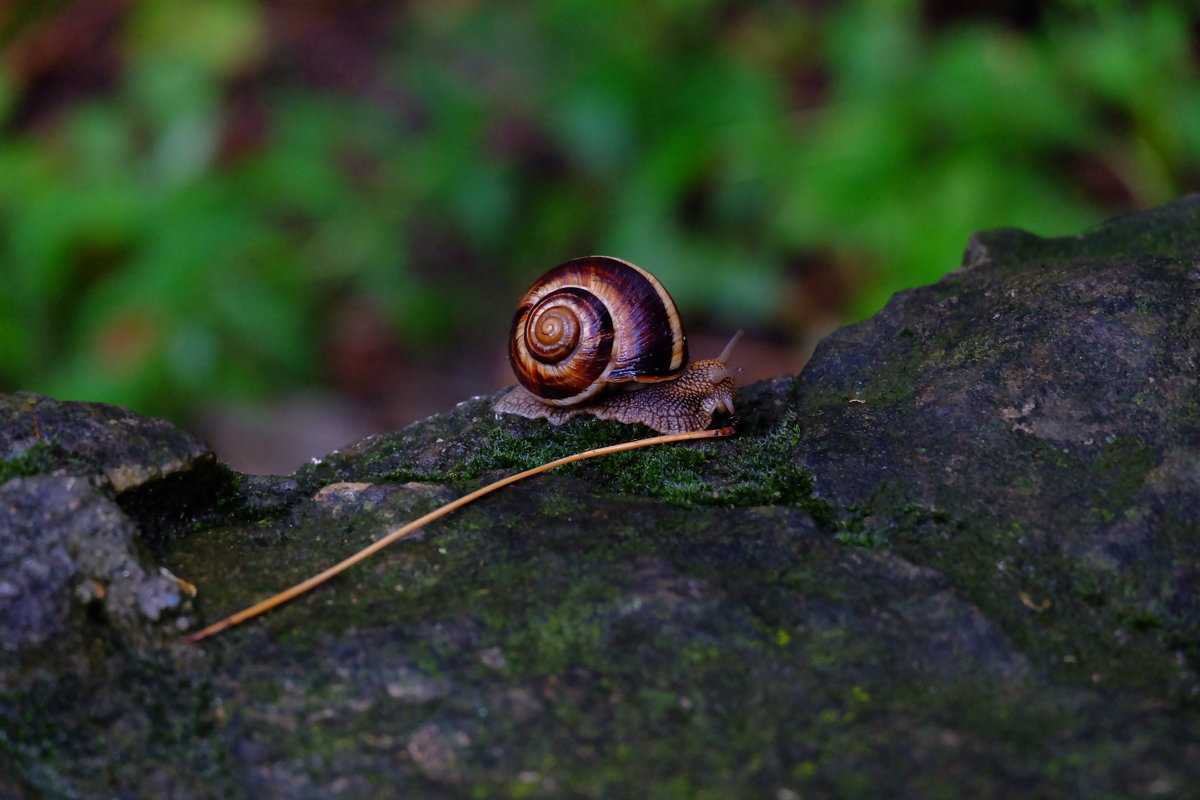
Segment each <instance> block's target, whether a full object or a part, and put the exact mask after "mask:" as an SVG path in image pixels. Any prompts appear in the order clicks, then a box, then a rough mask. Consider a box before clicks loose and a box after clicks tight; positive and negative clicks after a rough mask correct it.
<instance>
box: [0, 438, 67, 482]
mask: <svg viewBox="0 0 1200 800" xmlns="http://www.w3.org/2000/svg"><path fill="white" fill-rule="evenodd" d="M58 461H59V459H58V458H57V457H56V456H55V454H54V451H53V449H52V448H51V447H50V444H49V443H48V442H47V441H46V440H45V439H39V440H38V441H36V442H34V443H33V444H32V445H31V446H30V447H29V448H28V449H26V450H25V452H23V453H21V454H20V455H19V456H15V457H13V458H5V459H0V483H4V482H6V481H10V480H12V479H13V478H21V477H27V476H30V475H46V474H49V473H51V472H53V471H54V470H55V469H56V468H57V467H58V466H59V463H58Z"/></svg>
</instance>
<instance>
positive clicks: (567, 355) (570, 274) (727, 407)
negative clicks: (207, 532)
mask: <svg viewBox="0 0 1200 800" xmlns="http://www.w3.org/2000/svg"><path fill="white" fill-rule="evenodd" d="M739 338H741V331H738V332H737V333H736V334H734V336H733V339H731V340H730V342H729V344H728V345H726V346H725V350H724V351H723V352H722V353H721V355H720V356H718V357H717V358H715V359H707V360H704V361H695V362H693V363H691V364H688V363H687V338H686V337H685V336H684V333H683V323H682V322H681V321H680V319H679V311H678V310H677V309H676V308H675V303H674V302H673V301H672V300H671V296H670V295H669V294H667V290H666V289H664V288H663V286H662V284H661V283H659V282H658V279H657V278H655V277H654V276H653V275H651V274H650V273H649V272H647V271H646V270H644V269H642V268H641V267H639V266H637V265H635V264H631V263H629V262H628V261H622V260H621V259H619V258H608V257H606V256H590V257H587V258H576V259H574V260H572V261H568V262H566V263H565V264H561V265H559V266H557V267H555V268H554V269H552V270H550V271H549V272H548V273H546V274H545V275H544V276H543V277H542V279H541V280H540V281H538V282H537V283H536V284H535V285H534V287H533V288H532V289H530V290H529V291H528V292H527V293H526V294H525V297H524V298H522V300H521V304H520V307H519V308H518V309H517V315H516V318H515V320H514V322H513V330H512V334H511V336H510V341H509V357H510V360H511V361H512V364H513V370H514V372H516V374H517V379H518V380H519V381H520V382H521V385H520V386H514V387H513V388H512V389H511V390H509V391H508V392H507V393H506V394H504V395H503V396H502V397H501V398H500V399H499V400H498V401H497V402H496V404H495V406H494V409H495V410H496V411H497V412H502V413H510V414H519V415H521V416H524V417H532V418H537V417H546V418H547V419H549V420H550V422H551V423H552V424H554V425H558V424H560V423H562V422H565V421H566V420H568V419H570V418H571V417H573V416H575V415H577V414H584V413H586V414H593V415H595V416H597V417H600V418H601V419H613V420H617V421H618V422H641V423H643V424H645V425H648V426H649V427H651V428H654V429H655V430H657V431H659V432H660V433H663V434H664V435H662V436H652V437H650V438H647V439H637V440H635V441H632V442H622V443H620V444H613V445H608V446H606V447H599V448H596V449H594V450H587V451H585V452H582V453H575V454H573V455H569V456H565V457H563V458H560V459H557V460H555V461H550V462H547V463H545V464H541V465H539V466H536V467H533V468H532V469H527V470H525V471H524V472H518V473H516V474H515V475H509V476H508V477H505V478H501V479H500V480H498V481H495V482H494V483H490V484H488V485H487V486H484V487H482V488H480V489H476V490H475V491H473V492H471V493H469V494H466V495H463V496H462V497H460V498H458V499H457V500H452V501H450V502H449V503H446V504H445V505H443V506H440V507H439V508H436V509H434V510H433V511H430V512H429V513H428V514H426V515H424V516H423V517H420V518H418V519H415V520H413V521H411V522H409V523H406V524H404V525H400V526H399V527H396V528H394V529H393V530H391V531H389V532H388V533H386V534H384V535H383V536H382V537H381V538H379V539H377V540H376V541H374V542H373V543H371V544H370V545H368V546H366V547H364V548H363V549H361V550H359V551H358V552H356V553H354V554H352V555H350V556H349V557H347V558H345V559H343V560H342V561H339V562H338V563H337V564H334V565H333V566H331V567H329V568H328V569H326V570H324V571H323V572H320V573H318V574H316V575H313V576H312V577H310V578H307V579H305V580H303V581H301V582H300V583H297V584H296V585H295V586H292V587H290V588H288V589H284V590H283V591H281V592H279V593H277V594H275V595H272V596H271V597H268V598H267V599H266V600H262V601H260V602H258V603H255V604H254V605H252V606H250V607H248V608H244V609H242V610H241V611H239V612H237V613H236V614H231V615H229V616H228V617H225V618H224V619H222V620H219V621H218V622H214V623H213V624H211V625H209V626H207V627H206V628H204V629H202V630H200V631H197V632H196V633H193V634H191V635H189V636H188V637H187V641H189V642H199V641H201V640H203V639H206V638H208V637H209V636H212V635H213V634H215V633H219V632H220V631H223V630H225V629H226V628H230V627H232V626H234V625H238V624H240V623H242V622H245V621H246V620H248V619H253V618H254V617H256V616H258V615H259V614H262V613H263V612H266V611H269V610H270V609H272V608H275V607H276V606H278V605H280V604H282V603H285V602H287V601H288V600H291V599H292V598H294V597H297V596H299V595H301V594H304V593H305V592H307V591H309V590H310V589H313V588H315V587H317V586H320V585H321V584H322V583H324V582H325V581H327V580H329V579H330V578H332V577H334V576H335V575H339V574H341V573H342V572H344V571H345V570H347V569H349V568H350V567H352V566H354V565H355V564H357V563H359V562H360V561H363V560H364V559H366V558H367V557H369V556H371V555H372V554H374V553H377V552H379V551H380V550H382V549H383V548H384V547H387V546H388V545H390V544H392V543H393V542H395V541H397V540H399V539H402V538H404V537H405V536H408V535H409V534H411V533H413V532H414V531H417V530H420V529H421V528H423V527H424V526H425V525H427V524H429V523H430V522H433V521H434V520H437V519H440V518H441V517H443V516H445V515H446V514H448V513H450V512H451V511H454V510H455V509H457V508H461V507H462V506H464V505H466V504H467V503H471V502H474V501H475V500H478V499H479V498H480V497H483V496H484V495H487V494H490V493H491V492H494V491H496V490H497V489H500V488H502V487H504V486H508V485H509V484H511V483H515V482H516V481H520V480H524V479H526V478H531V477H533V476H534V475H539V474H541V473H543V472H545V471H546V470H549V469H554V468H555V467H560V466H562V465H564V464H570V463H572V462H575V461H581V460H583V459H587V458H595V457H597V456H603V455H608V454H611V453H617V452H622V451H625V450H633V449H637V448H641V447H649V446H652V445H659V444H671V443H678V442H685V441H696V440H700V439H716V438H720V437H725V436H732V435H733V433H734V428H733V427H728V426H727V427H724V428H718V429H716V430H705V429H706V428H708V426H709V424H710V423H711V422H712V418H713V414H714V413H715V412H717V411H721V412H724V413H726V414H730V415H732V414H733V398H734V394H735V392H736V391H737V389H736V386H735V385H734V380H733V371H732V370H730V369H729V368H728V367H727V366H726V363H727V362H728V361H729V355H730V353H731V352H732V350H733V347H734V345H736V344H737V341H738V339H739Z"/></svg>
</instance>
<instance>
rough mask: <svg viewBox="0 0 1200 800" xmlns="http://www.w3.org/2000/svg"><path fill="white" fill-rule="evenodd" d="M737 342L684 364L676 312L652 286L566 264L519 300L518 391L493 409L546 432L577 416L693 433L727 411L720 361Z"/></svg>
mask: <svg viewBox="0 0 1200 800" xmlns="http://www.w3.org/2000/svg"><path fill="white" fill-rule="evenodd" d="M739 336H740V333H739ZM737 338H738V337H737V336H735V337H734V340H733V341H732V342H730V344H729V347H727V348H726V351H725V352H724V353H722V355H721V357H720V358H718V359H708V360H706V361H698V362H695V363H694V364H690V365H689V364H688V363H687V337H686V336H685V335H684V332H683V322H682V320H681V319H680V316H679V311H678V309H676V307H675V303H674V301H672V300H671V296H670V295H669V294H668V293H667V290H666V289H665V288H663V285H662V284H661V283H659V281H658V279H657V278H655V277H654V276H653V275H651V274H650V273H649V272H647V271H646V270H644V269H642V268H641V267H639V266H637V265H636V264H632V263H630V262H628V261H623V260H621V259H618V258H609V257H607V256H589V257H586V258H576V259H573V260H571V261H568V262H566V263H565V264H561V265H559V266H557V267H555V268H554V269H552V270H550V271H549V272H547V273H546V274H545V275H544V276H542V278H541V279H540V280H539V281H538V282H537V283H535V284H534V286H533V288H531V289H530V290H529V291H528V292H526V293H525V296H524V297H522V298H521V302H520V304H519V306H518V308H517V313H516V315H515V316H514V318H513V327H512V332H511V334H510V336H509V361H510V362H511V364H512V367H513V372H514V373H515V374H516V376H517V380H518V381H519V382H520V384H521V385H520V386H518V387H514V388H513V389H512V390H511V391H510V392H508V393H507V394H505V395H504V396H503V397H501V398H500V400H499V401H497V403H496V406H495V410H496V411H498V412H503V413H510V414H518V415H520V416H524V417H530V418H537V417H545V418H546V419H549V420H550V422H551V423H552V424H555V425H558V424H560V423H562V422H565V421H566V420H568V419H570V418H571V417H573V416H575V415H577V414H584V413H586V414H593V415H595V416H597V417H600V418H601V419H612V420H616V421H618V422H628V423H632V422H640V423H642V424H645V425H647V426H649V427H651V428H654V429H655V430H658V431H660V432H662V433H676V432H682V431H691V430H702V429H704V428H706V427H708V425H709V424H710V423H711V421H712V415H713V413H714V412H715V411H724V412H727V413H730V414H732V413H733V399H734V395H735V393H736V387H735V384H734V380H733V377H732V372H731V371H730V370H729V369H728V368H727V367H726V364H725V362H726V361H727V360H728V357H729V352H730V351H731V349H732V347H733V345H734V343H735V342H736V341H737Z"/></svg>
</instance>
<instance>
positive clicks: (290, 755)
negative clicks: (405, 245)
mask: <svg viewBox="0 0 1200 800" xmlns="http://www.w3.org/2000/svg"><path fill="white" fill-rule="evenodd" d="M1198 263H1200V197H1196V196H1193V197H1188V198H1183V199H1181V200H1179V201H1177V202H1175V203H1172V204H1170V205H1168V206H1164V207H1162V208H1159V209H1155V210H1152V211H1149V212H1146V213H1144V214H1139V215H1135V216H1131V217H1126V218H1123V219H1120V220H1115V221H1113V222H1111V223H1108V224H1107V225H1105V226H1101V227H1100V228H1099V229H1097V230H1095V231H1092V232H1089V233H1087V234H1084V235H1081V236H1078V237H1069V238H1064V239H1040V238H1037V237H1034V236H1032V235H1030V234H1027V233H1024V232H1020V231H1013V230H1006V231H992V232H987V233H983V234H979V235H977V236H976V237H974V238H973V239H972V242H971V243H970V245H969V246H968V248H967V254H966V257H965V265H964V266H963V268H961V269H959V270H957V271H954V272H951V273H949V274H948V275H947V276H946V277H945V278H944V279H943V280H942V281H940V282H939V283H938V284H936V285H933V286H929V287H924V288H921V289H915V290H911V291H906V292H902V293H900V294H898V295H897V296H896V297H895V298H893V300H892V301H891V303H889V305H888V306H887V308H885V309H884V310H883V311H882V312H880V313H879V314H878V315H876V316H875V317H873V318H871V319H869V320H866V321H864V322H861V323H858V324H856V325H852V326H849V327H846V328H843V329H841V330H839V331H837V332H835V333H834V334H833V335H831V336H830V337H829V338H828V339H826V340H825V341H824V342H822V343H821V345H820V346H819V347H818V348H817V351H816V353H815V354H814V356H813V359H812V361H811V362H810V364H809V365H808V366H807V367H806V368H805V370H804V372H803V373H802V374H801V375H799V376H785V377H781V378H778V379H775V380H773V381H768V382H764V383H760V384H756V385H754V386H751V387H747V388H746V389H744V390H743V392H742V393H741V395H740V397H739V413H740V414H741V415H742V417H743V427H742V433H741V434H740V435H739V436H738V437H736V438H733V439H728V440H719V441H710V442H706V443H703V444H690V445H679V446H670V447H661V448H656V449H649V450H641V451H636V452H631V453H626V454H621V455H616V456H609V457H605V458H603V459H597V460H593V461H588V462H584V463H582V464H578V465H574V466H571V467H567V468H564V469H562V470H561V471H558V472H556V473H550V474H547V475H544V476H541V477H538V478H535V479H533V480H532V481H530V482H527V483H524V484H517V485H514V486H512V487H509V488H507V489H505V490H504V491H503V492H501V493H500V494H497V495H493V496H490V497H488V498H486V499H484V500H482V501H480V502H479V503H478V504H476V505H474V506H471V507H468V508H466V509H463V510H462V511H460V512H458V513H456V514H455V515H453V516H451V517H449V518H447V519H444V520H442V521H439V522H437V523H434V524H433V525H432V526H430V527H429V528H428V529H427V530H426V531H425V532H423V533H422V534H420V535H417V536H415V537H412V538H410V539H407V540H405V541H402V542H400V543H398V544H396V545H394V546H393V547H391V548H389V549H388V550H385V551H383V552H382V553H380V554H378V555H377V556H376V557H375V558H374V559H373V560H371V561H368V562H366V563H364V564H361V565H359V566H358V567H356V568H355V569H354V570H353V571H351V572H349V573H346V574H345V575H343V576H341V577H339V578H337V579H335V580H334V581H333V582H332V583H331V584H329V585H326V586H324V587H322V588H320V589H318V590H316V591H314V592H313V593H311V594H308V595H305V596H303V597H301V598H299V599H297V600H295V601H293V602H292V603H291V604H290V605H288V606H285V607H283V608H281V609H278V610H276V611H274V612H272V613H270V614H269V615H267V616H265V617H263V618H261V619H258V620H255V621H253V622H249V623H246V624H245V625H243V626H241V627H238V628H234V629H232V630H229V631H226V632H225V633H223V634H221V635H220V636H218V637H215V638H213V639H209V640H206V641H205V642H203V643H201V644H200V645H198V646H197V645H188V644H186V643H184V642H183V641H182V640H181V639H178V640H177V639H172V638H171V637H164V636H163V635H162V622H161V620H160V621H157V622H155V621H152V620H149V619H146V620H144V621H142V622H139V621H138V620H139V619H140V618H138V617H137V616H136V615H135V616H133V617H129V616H124V617H120V618H119V619H117V618H114V617H111V616H109V615H106V614H105V613H103V607H102V606H100V607H99V608H97V605H96V600H95V599H94V598H92V599H91V600H90V601H89V602H88V603H84V601H83V600H79V599H76V600H73V601H71V602H72V603H73V604H74V605H73V606H72V607H73V608H76V609H77V610H78V608H80V607H82V608H83V609H84V613H70V614H67V616H65V617H64V616H59V617H55V620H56V623H55V624H57V625H59V629H56V630H62V631H65V633H64V636H65V637H66V638H65V639H64V641H66V642H69V643H70V644H69V646H70V652H71V653H72V654H73V656H72V658H71V659H70V661H69V666H55V665H56V664H58V663H59V662H58V661H56V660H55V659H54V658H49V657H48V656H47V653H48V652H49V651H48V650H47V649H46V648H47V647H48V645H46V643H45V639H44V638H42V639H37V638H36V637H34V638H32V639H22V640H21V642H20V643H19V646H14V648H15V649H14V650H13V651H12V652H10V653H8V654H6V657H8V658H10V661H11V664H10V670H9V672H8V674H9V675H10V676H11V680H9V681H8V682H7V684H6V688H5V690H4V692H3V694H2V695H0V730H2V731H3V735H2V736H0V753H3V754H4V756H5V758H6V762H7V773H6V774H0V792H7V793H9V794H13V795H14V796H17V797H20V796H29V797H33V796H38V797H41V796H49V797H59V796H61V797H74V796H100V795H105V796H112V795H116V796H128V797H140V796H174V797H210V796H212V797H217V796H219V797H245V796H258V795H262V796H270V797H316V798H323V797H356V798H358V797H393V796H414V797H429V798H442V797H444V798H458V797H464V798H470V797H514V798H515V797H546V798H550V797H553V798H558V797H663V798H671V797H678V798H693V797H703V798H745V797H773V798H798V797H805V798H811V797H839V798H855V797H863V798H874V797H880V796H889V797H912V798H925V797H981V798H989V797H995V798H1000V797H1011V796H1014V795H1018V794H1019V795H1021V796H1027V797H1033V798H1093V797H1114V798H1115V797H1149V796H1160V797H1183V796H1187V795H1188V793H1189V792H1192V791H1194V787H1195V786H1197V785H1200V766H1198V765H1200V759H1197V755H1200V702H1198V701H1200V677H1198V675H1200V600H1198V599H1197V598H1198V593H1197V586H1200V477H1198V476H1200V418H1198V411H1200V387H1198V386H1197V372H1196V363H1197V356H1198V353H1197V348H1198V347H1200V344H1198V343H1200V311H1197V309H1198V308H1200V267H1198V266H1197V264H1198ZM491 402H492V398H486V397H485V398H475V399H472V400H469V401H466V402H465V403H463V404H460V406H459V407H457V408H456V409H454V410H452V411H450V412H448V413H446V414H442V415H438V416H435V417H432V418H430V419H428V420H425V421H422V422H420V423H417V424H414V425H411V426H409V427H407V428H404V429H402V430H400V431H397V432H395V433H393V434H390V435H387V436H380V437H371V438H369V439H366V440H364V441H362V442H359V443H356V444H354V445H352V446H350V447H347V448H345V449H344V450H342V451H339V452H337V453H333V454H330V455H329V456H328V457H326V458H325V459H322V460H321V461H320V462H318V463H316V464H313V465H310V466H308V467H306V468H305V469H302V470H301V471H300V472H298V473H297V474H296V475H293V476H286V477H249V476H236V475H231V474H228V473H223V474H215V473H213V472H212V471H211V470H209V469H208V468H207V467H203V466H196V467H194V468H185V469H183V470H181V471H180V472H179V473H176V475H175V477H172V478H169V479H163V480H171V481H177V482H178V484H177V486H179V487H185V488H186V487H189V486H192V485H193V484H196V485H202V486H203V487H204V488H203V491H199V490H197V491H195V492H193V493H192V494H191V496H192V497H193V498H201V500H196V499H193V500H192V501H190V503H189V504H187V505H185V506H183V507H182V508H183V510H182V511H181V510H180V509H181V507H180V506H179V505H178V504H167V503H166V502H165V500H164V504H163V506H162V507H161V508H160V507H159V506H158V505H157V502H158V500H157V499H156V498H161V497H163V496H164V495H165V494H169V493H160V494H158V495H155V494H154V493H153V492H152V491H151V489H146V490H138V492H134V493H132V494H133V495H139V493H140V496H135V498H134V499H128V498H127V497H126V496H125V495H123V494H119V493H113V492H112V490H111V487H108V488H105V487H104V486H101V487H99V488H98V491H101V492H108V493H109V495H110V500H106V501H105V502H110V501H111V503H112V506H111V508H113V509H117V512H116V513H126V514H129V515H130V519H131V520H132V521H133V522H131V523H130V524H133V523H136V528H135V529H136V530H137V532H138V533H139V534H140V539H139V543H138V544H135V545H130V546H129V548H130V550H131V552H132V553H133V556H134V557H136V558H139V559H141V562H139V563H144V564H145V565H147V567H151V566H153V565H156V564H157V565H163V566H166V567H167V568H168V569H169V570H170V571H171V572H172V573H174V574H175V575H179V576H180V577H182V578H186V579H187V581H190V582H191V583H194V584H195V585H197V586H198V587H199V589H200V594H199V597H198V598H197V600H196V603H197V606H196V609H195V610H193V609H191V608H190V607H188V608H185V609H184V610H183V611H181V612H180V614H179V616H178V618H177V619H178V622H179V624H180V625H183V624H190V623H191V622H192V621H193V620H194V618H196V617H198V616H204V617H207V618H208V619H209V621H212V620H215V619H217V618H219V617H220V616H223V615H224V614H226V613H229V612H231V611H234V610H237V609H238V608H240V607H242V606H244V605H247V604H249V603H250V602H253V601H256V600H258V599H261V598H262V597H264V596H266V595H268V594H271V593H272V592H274V591H275V590H277V589H280V588H283V587H284V586H286V585H289V584H291V583H293V582H295V581H297V580H299V579H301V578H303V577H306V576H307V575H309V574H312V573H314V572H316V571H318V570H320V569H322V568H324V567H325V566H328V565H329V564H330V563H333V562H334V561H336V560H338V559H340V558H342V557H344V556H346V555H348V554H349V553H351V552H353V551H354V550H356V549H357V548H359V547H361V546H362V545H365V544H367V543H368V542H370V541H373V540H374V539H376V538H378V537H379V536H380V535H382V534H383V533H384V532H386V531H387V530H389V529H391V528H393V527H395V526H396V525H398V524H399V523H401V522H403V521H404V520H407V519H410V518H412V517H414V516H416V515H417V514H420V513H422V512H423V511H426V510H428V509H430V508H432V507H434V506H436V505H437V504H439V503H440V502H443V501H444V500H445V499H447V498H449V497H454V496H457V495H458V494H461V493H462V492H464V491H467V490H469V489H473V488H476V487H477V486H480V485H482V484H483V483H486V482H487V481H489V480H491V479H494V478H496V477H499V476H502V475H506V474H510V473H511V472H513V471H515V470H517V469H523V468H527V467H530V466H533V465H535V464H537V463H541V462H542V461H545V460H548V459H551V458H555V457H557V456H561V455H565V454H566V453H569V452H573V451H576V450H581V449H586V448H589V447H595V446H598V445H602V444H608V443H612V442H615V441H620V440H623V439H627V438H630V437H632V436H635V435H637V434H638V433H639V432H638V431H634V430H630V429H627V428H625V427H623V426H620V425H616V424H613V423H607V422H598V421H595V420H577V421H574V422H572V423H569V424H568V425H565V426H563V427H562V428H552V427H550V426H549V425H547V424H546V423H545V422H544V421H530V420H523V419H513V418H507V417H505V418H497V416H496V415H495V414H494V413H492V411H491ZM14 424H15V423H14ZM43 433H44V432H43ZM640 433H645V431H640ZM53 444H54V443H53V441H52V440H51V441H48V442H47V444H46V445H45V446H46V447H52V446H53ZM201 461H202V460H201ZM197 463H198V464H199V463H200V462H197ZM55 469H59V470H60V472H59V476H60V477H61V465H55ZM24 471H25V472H30V471H32V472H38V471H39V470H38V469H37V468H36V467H35V468H34V469H32V470H24ZM21 480H31V479H30V478H21ZM32 480H37V479H32ZM153 483H154V481H151V482H150V485H151V488H152V485H153ZM2 488H4V489H7V490H9V491H11V485H9V486H5V487H2ZM203 498H208V499H207V500H203ZM168 505H169V508H168ZM104 508H106V509H110V507H109V506H104ZM181 515H182V516H181ZM164 531H166V532H169V533H172V534H174V535H171V536H165V535H163V532H164ZM184 532H188V533H187V535H181V534H182V533H184ZM80 574H82V573H80ZM81 604H82V605H81ZM64 619H65V620H67V622H65V623H64V622H63V620H64ZM130 620H132V622H131V621H130ZM139 624H144V625H145V626H146V629H147V630H151V631H153V632H154V633H155V635H153V636H145V637H138V636H134V635H132V634H131V633H130V627H131V626H133V627H134V628H135V629H136V627H137V626H138V625H139ZM64 626H65V627H64ZM55 652H56V653H57V652H61V647H60V649H59V650H57V651H55ZM64 663H65V662H64Z"/></svg>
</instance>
